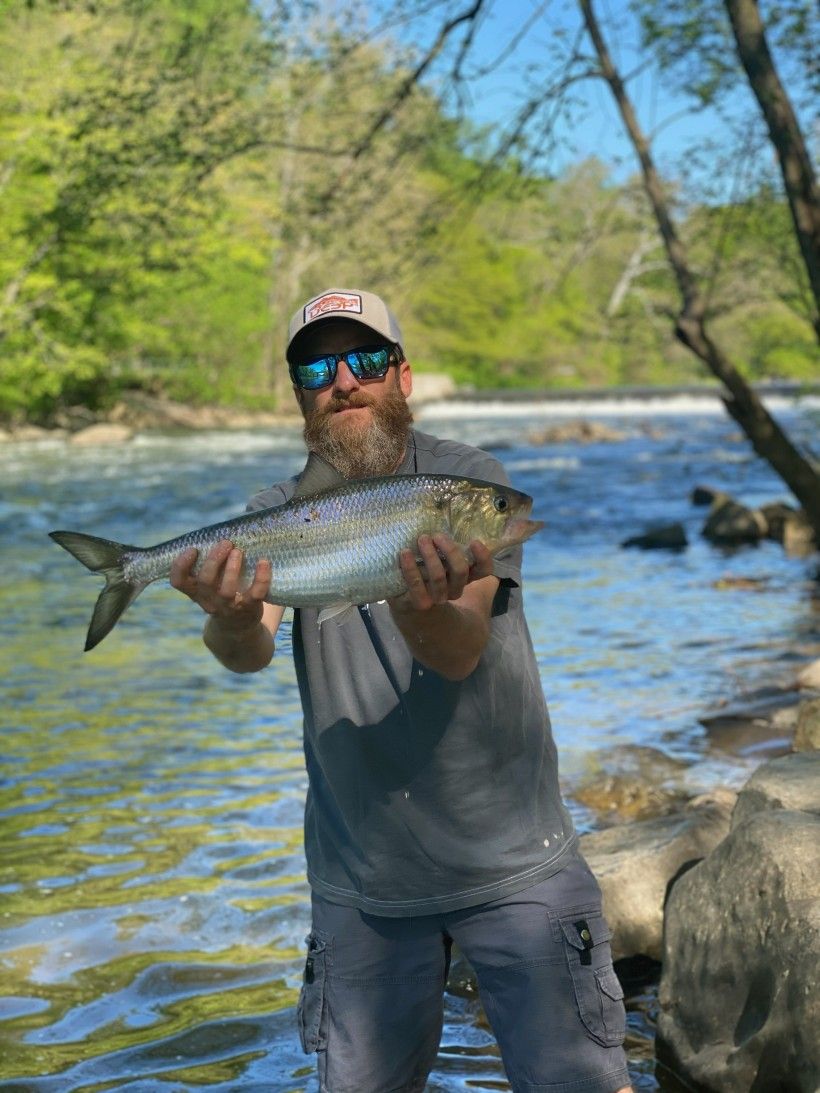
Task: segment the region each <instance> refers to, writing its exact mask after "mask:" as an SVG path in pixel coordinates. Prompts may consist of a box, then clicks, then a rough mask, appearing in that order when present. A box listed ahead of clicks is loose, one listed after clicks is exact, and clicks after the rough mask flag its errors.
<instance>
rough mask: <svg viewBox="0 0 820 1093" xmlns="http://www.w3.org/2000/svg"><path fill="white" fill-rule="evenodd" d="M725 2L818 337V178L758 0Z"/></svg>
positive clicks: (819, 205)
mask: <svg viewBox="0 0 820 1093" xmlns="http://www.w3.org/2000/svg"><path fill="white" fill-rule="evenodd" d="M724 3H725V5H726V10H727V11H728V13H729V19H730V20H731V23H732V30H733V31H734V35H735V42H736V43H737V52H738V56H739V57H740V61H741V64H742V65H743V67H744V69H745V70H746V75H747V76H748V78H749V83H750V84H751V86H752V91H753V92H754V94H755V98H756V99H757V101H758V103H759V104H760V109H761V110H762V112H763V117H764V118H765V119H766V125H767V126H768V128H769V138H770V140H771V142H772V144H773V145H774V146H775V149H776V151H777V158H778V160H779V162H780V173H781V174H782V175H783V184H784V186H785V188H786V197H787V198H788V200H789V208H790V209H791V214H792V220H793V221H794V230H795V234H796V235H797V241H798V243H799V244H800V252H801V254H802V255H803V261H804V263H805V265H806V270H807V272H808V275H809V283H810V284H811V289H812V292H813V293H814V307H815V311H814V320H813V321H814V329H815V331H816V333H817V338H818V340H820V190H818V186H817V179H816V178H815V176H814V169H813V167H812V162H811V158H810V157H809V153H808V150H807V149H806V142H805V140H804V139H803V134H802V132H801V131H800V125H799V124H798V121H797V117H796V116H795V113H794V110H793V109H792V104H791V101H790V100H789V96H788V94H787V93H786V89H785V87H784V86H783V84H782V83H781V82H780V77H779V76H778V74H777V69H776V68H775V67H774V61H773V60H772V55H771V53H770V52H769V47H768V44H767V42H766V33H765V30H764V28H763V22H762V20H761V18H760V11H759V10H758V6H757V0H724Z"/></svg>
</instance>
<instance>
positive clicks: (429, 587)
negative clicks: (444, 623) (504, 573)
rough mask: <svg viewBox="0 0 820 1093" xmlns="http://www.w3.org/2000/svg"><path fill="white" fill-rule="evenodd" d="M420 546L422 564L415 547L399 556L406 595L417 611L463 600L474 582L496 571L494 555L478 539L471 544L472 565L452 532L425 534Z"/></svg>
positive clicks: (419, 543) (420, 540)
mask: <svg viewBox="0 0 820 1093" xmlns="http://www.w3.org/2000/svg"><path fill="white" fill-rule="evenodd" d="M418 547H419V555H420V556H421V564H419V563H418V562H417V560H416V558H415V557H414V555H413V552H412V551H411V550H403V551H402V552H401V554H400V556H399V565H400V567H401V571H402V576H403V577H404V581H405V584H406V585H407V592H406V597H407V600H408V601H409V604H410V606H412V607H413V608H415V609H416V610H417V611H426V610H429V609H430V608H431V607H433V606H435V605H436V604H443V603H447V601H448V600H457V599H459V598H460V596H461V594H462V593H463V591H464V588H465V586H466V585H467V584H468V583H469V582H470V581H473V580H477V579H479V578H480V577H486V576H489V574H490V573H492V555H491V554H490V552H489V551H488V550H487V548H486V547H485V546H484V544H483V543H480V542H478V541H475V542H474V543H471V544H470V551H471V553H472V556H473V559H474V561H473V564H472V565H471V564H470V562H469V560H468V557H467V553H466V552H465V551H464V549H463V548H462V547H460V546H459V545H458V543H456V542H455V541H454V540H453V539H452V538H451V537H450V536H449V535H443V534H441V535H434V536H432V537H431V536H429V535H422V536H421V537H420V538H419V541H418Z"/></svg>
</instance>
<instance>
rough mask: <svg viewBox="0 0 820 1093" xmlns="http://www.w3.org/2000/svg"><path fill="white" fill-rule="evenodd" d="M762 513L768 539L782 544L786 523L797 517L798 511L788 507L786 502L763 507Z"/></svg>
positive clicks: (772, 503) (774, 502)
mask: <svg viewBox="0 0 820 1093" xmlns="http://www.w3.org/2000/svg"><path fill="white" fill-rule="evenodd" d="M760 512H761V514H762V516H763V518H764V519H765V521H766V528H767V530H766V538H768V539H774V540H775V541H776V542H778V543H782V542H783V534H784V529H785V526H786V521H787V520H790V519H791V518H792V517H793V516H794V515H795V513H796V512H797V509H795V508H794V507H793V506H792V505H787V504H786V502H785V501H773V502H771V503H770V504H768V505H761V506H760Z"/></svg>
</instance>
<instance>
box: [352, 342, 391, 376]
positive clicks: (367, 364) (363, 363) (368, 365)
mask: <svg viewBox="0 0 820 1093" xmlns="http://www.w3.org/2000/svg"><path fill="white" fill-rule="evenodd" d="M347 363H348V365H349V366H350V368H351V370H352V371H353V374H354V376H356V377H357V379H374V378H375V377H377V376H383V375H384V374H385V372H386V371H387V368H388V365H389V364H390V349H389V348H388V346H379V347H378V348H376V349H357V350H356V351H355V352H354V353H348V355H347Z"/></svg>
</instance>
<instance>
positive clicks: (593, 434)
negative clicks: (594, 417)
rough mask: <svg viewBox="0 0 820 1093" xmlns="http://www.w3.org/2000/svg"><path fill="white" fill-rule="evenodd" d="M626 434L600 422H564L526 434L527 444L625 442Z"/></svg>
mask: <svg viewBox="0 0 820 1093" xmlns="http://www.w3.org/2000/svg"><path fill="white" fill-rule="evenodd" d="M626 437H627V434H626V433H624V432H621V430H620V429H613V428H612V426H611V425H604V424H603V423H602V422H600V421H565V422H562V423H561V424H560V425H549V426H547V427H546V428H544V429H534V430H532V431H531V432H529V433H528V434H527V443H528V444H567V443H575V444H595V443H608V444H611V443H616V442H617V441H620V440H626Z"/></svg>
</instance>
